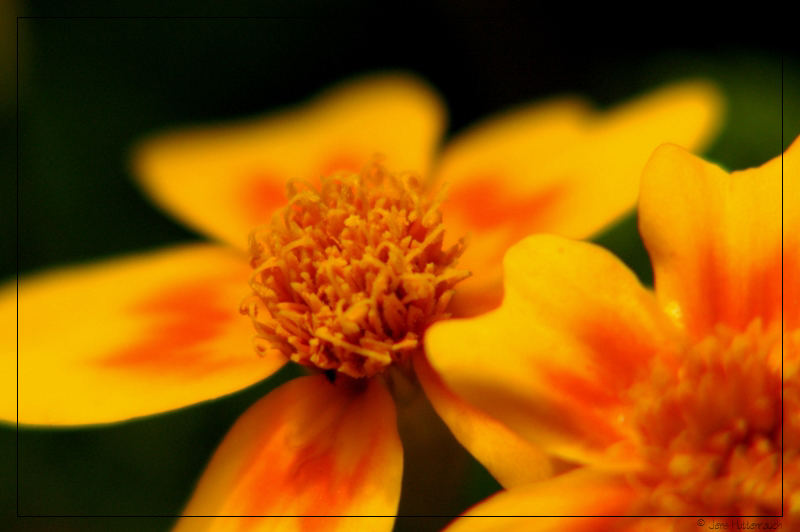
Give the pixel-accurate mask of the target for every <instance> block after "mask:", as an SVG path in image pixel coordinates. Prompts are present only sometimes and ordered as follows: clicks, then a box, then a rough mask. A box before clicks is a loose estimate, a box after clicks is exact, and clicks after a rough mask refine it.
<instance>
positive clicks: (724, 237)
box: [425, 139, 800, 530]
mask: <svg viewBox="0 0 800 532" xmlns="http://www.w3.org/2000/svg"><path fill="white" fill-rule="evenodd" d="M782 169H783V175H782V174H781V170H782ZM781 183H783V184H782V185H781ZM782 197H783V204H782V203H781V201H782V199H781V198H782ZM799 201H800V139H798V140H795V142H794V144H793V145H792V146H791V147H790V148H789V149H788V150H787V151H786V153H785V154H784V155H783V156H781V157H776V158H775V159H773V160H771V161H769V162H768V163H766V164H765V165H763V166H761V167H759V168H755V169H750V170H744V171H739V172H733V173H731V174H728V173H726V172H725V171H723V170H721V169H720V168H719V167H717V166H715V165H713V164H710V163H707V162H704V161H703V160H701V159H699V158H697V157H695V156H693V155H691V154H689V153H688V152H686V151H685V150H683V149H681V148H678V147H676V146H674V145H664V146H662V147H660V148H658V150H656V151H655V153H654V154H653V156H652V158H651V159H650V161H649V163H648V164H647V166H646V168H645V170H644V174H643V176H642V189H641V195H640V200H639V224H640V230H641V233H642V237H643V239H644V241H645V244H646V246H647V248H648V250H649V252H650V256H651V259H652V262H653V266H654V271H655V294H653V293H651V292H650V291H648V290H646V289H644V288H643V287H642V286H641V285H640V284H639V283H638V281H637V279H636V277H635V276H634V275H633V274H632V272H630V271H629V270H628V269H627V268H625V266H624V265H623V264H622V263H621V262H620V261H619V260H617V259H616V258H615V257H614V256H612V255H611V254H610V253H608V252H607V251H604V250H603V249H602V248H600V247H598V246H594V245H591V244H587V243H579V242H574V241H571V240H568V239H564V238H560V237H556V236H532V237H529V238H527V239H525V240H523V241H522V242H520V243H519V244H517V245H515V246H513V247H512V248H511V249H510V250H509V251H508V253H507V254H506V257H505V276H506V277H505V287H506V296H505V299H504V301H503V304H502V306H501V307H500V308H499V309H497V310H495V311H493V312H490V313H488V314H485V315H483V316H480V317H477V318H472V319H467V320H450V321H448V322H443V323H437V324H435V325H434V326H432V327H431V329H430V330H429V331H428V333H427V336H426V343H425V344H426V350H427V353H428V357H429V359H430V363H431V365H432V367H433V368H434V369H435V370H436V371H437V372H438V374H439V375H441V378H442V379H443V380H444V381H445V383H446V384H447V385H448V386H449V387H450V389H451V391H452V393H454V394H456V395H458V396H459V397H461V398H462V399H464V400H465V401H466V402H468V403H470V404H473V405H475V406H476V407H477V408H481V409H483V410H484V411H486V412H487V413H489V414H490V415H492V416H495V417H496V418H497V419H498V420H499V421H500V422H502V423H504V424H505V425H506V426H507V427H509V428H510V429H511V430H512V431H513V432H514V433H515V434H517V435H518V436H519V437H520V438H522V439H524V440H526V441H529V442H531V443H533V444H536V445H539V446H541V447H542V448H543V449H544V450H546V451H547V452H549V453H550V455H551V456H553V457H554V459H555V460H558V461H559V462H558V463H559V467H560V468H561V470H562V471H563V473H562V474H560V475H558V476H555V477H553V478H551V479H548V480H544V481H542V482H533V483H531V482H528V483H525V482H509V483H506V484H505V487H506V488H508V489H507V491H504V492H501V493H499V494H497V495H495V496H494V497H492V498H490V499H488V500H487V501H484V502H483V503H480V504H479V505H477V506H476V507H474V508H473V509H471V510H470V511H469V512H468V513H467V515H495V516H513V515H516V516H537V515H538V516H601V515H606V516H658V515H660V516H696V517H699V516H736V515H739V516H780V515H783V516H784V520H783V523H782V525H783V529H785V530H790V529H791V530H794V529H796V528H795V527H797V523H798V516H800V374H798V368H799V366H800V357H798V355H800V276H798V271H800V202H799ZM782 206H783V210H781V207H782ZM781 212H783V219H782V220H781ZM782 228H783V233H782V231H781V229H782ZM782 235H783V236H782ZM781 356H783V358H781ZM782 400H783V403H782ZM506 460H507V461H509V462H511V463H513V462H514V457H506ZM570 464H571V466H574V467H573V468H570V467H571V466H570ZM762 521H763V523H766V524H764V526H767V525H769V523H772V525H773V528H774V527H775V526H778V525H781V522H779V521H776V520H775V519H773V520H772V521H770V522H769V523H768V522H767V521H765V520H763V519H762V520H760V521H758V522H762ZM720 523H721V524H720V526H721V527H722V526H723V525H725V523H727V521H725V522H723V521H720ZM750 523H751V524H753V527H751V528H755V523H756V520H754V519H750ZM763 523H762V524H763ZM709 524H711V521H710V520H709ZM697 526H698V525H697V524H696V519H685V518H684V519H664V518H661V519H655V518H653V519H649V520H638V521H637V520H632V519H630V518H626V519H619V520H617V521H614V520H613V519H611V518H607V519H606V520H597V519H594V520H592V519H570V518H561V519H550V518H543V519H523V518H504V520H503V521H498V520H494V519H492V520H483V519H465V520H460V521H457V522H456V523H455V525H454V526H453V527H452V528H453V529H454V530H473V529H474V530H484V529H488V528H492V527H494V528H497V527H499V528H502V529H504V530H511V529H519V528H522V529H525V530H554V529H558V530H579V529H580V530H588V529H591V530H600V529H603V530H683V529H686V530H690V529H691V530H694V529H696V528H697ZM730 526H731V527H733V525H732V524H731V525H730ZM494 528H493V529H494Z"/></svg>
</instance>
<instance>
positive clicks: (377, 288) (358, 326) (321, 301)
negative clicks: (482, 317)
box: [242, 162, 469, 378]
mask: <svg viewBox="0 0 800 532" xmlns="http://www.w3.org/2000/svg"><path fill="white" fill-rule="evenodd" d="M287 195H288V197H289V204H288V206H287V207H286V208H285V209H283V210H282V211H281V212H279V213H278V214H276V215H275V216H274V217H273V220H272V223H271V224H269V225H267V226H264V227H261V228H258V229H256V230H255V231H254V232H253V233H252V234H251V235H250V253H251V265H252V267H253V268H254V272H253V275H252V277H251V280H250V286H251V288H252V290H253V294H252V295H251V296H249V297H248V298H247V299H245V301H244V302H243V303H242V312H243V313H245V314H248V315H249V316H250V317H251V319H252V320H253V324H254V325H255V328H256V331H257V334H258V336H257V338H256V349H257V350H258V351H260V352H267V351H270V350H277V351H280V352H281V353H283V354H284V355H285V356H287V357H289V358H290V359H292V360H294V361H295V362H298V363H300V364H304V365H306V366H311V367H316V368H319V369H321V370H336V371H339V372H341V373H344V374H346V375H349V376H351V377H356V378H358V377H370V376H373V375H375V374H376V373H378V372H380V371H382V370H383V369H384V368H386V367H387V366H389V365H390V364H393V363H396V362H399V361H401V360H403V359H404V355H405V354H406V353H407V352H409V351H412V350H414V349H417V348H418V347H419V346H420V341H421V335H422V332H423V331H424V329H425V328H426V327H427V326H428V325H430V324H431V323H432V322H434V321H436V320H438V319H441V318H444V317H447V313H446V309H447V305H448V303H449V301H450V298H451V297H452V295H453V287H454V286H455V284H456V283H458V282H459V281H461V280H463V279H465V278H466V277H467V276H468V275H469V273H468V272H466V271H465V270H459V269H456V267H455V261H456V259H457V258H458V256H459V255H460V254H461V252H462V251H463V242H462V241H459V242H458V244H456V245H454V246H453V247H451V248H449V249H446V250H445V249H443V241H444V228H443V226H442V216H441V212H440V211H439V204H440V202H441V198H434V199H429V198H427V197H425V196H423V195H422V194H421V187H420V183H419V181H418V179H417V177H416V176H414V175H411V174H402V175H394V174H391V173H389V172H388V171H387V170H386V169H385V168H384V167H383V166H382V165H381V164H379V163H378V162H375V163H373V164H371V165H370V166H368V167H367V168H365V169H364V170H363V171H362V172H361V173H359V174H349V173H341V174H337V175H334V176H331V177H324V178H322V182H321V186H320V187H319V188H315V187H313V186H311V185H309V184H303V183H296V182H293V183H290V184H289V185H288V194H287Z"/></svg>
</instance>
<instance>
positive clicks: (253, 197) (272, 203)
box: [240, 171, 286, 226]
mask: <svg viewBox="0 0 800 532" xmlns="http://www.w3.org/2000/svg"><path fill="white" fill-rule="evenodd" d="M284 181H285V180H284V179H282V178H281V177H280V176H279V175H277V174H272V173H269V172H266V171H260V172H257V173H254V174H253V176H252V177H251V178H250V180H247V181H245V182H244V184H243V185H242V188H241V193H240V195H241V208H242V211H243V212H242V214H243V215H244V216H245V217H247V219H248V220H250V223H252V225H254V226H255V225H259V224H263V223H267V222H269V217H270V215H271V214H272V213H273V212H274V211H275V210H276V209H278V208H279V207H283V206H284V205H286V185H285V182H284Z"/></svg>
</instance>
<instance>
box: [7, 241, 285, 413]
mask: <svg viewBox="0 0 800 532" xmlns="http://www.w3.org/2000/svg"><path fill="white" fill-rule="evenodd" d="M248 275H249V272H248V266H247V261H246V259H245V257H243V256H242V255H240V254H239V253H237V252H235V251H232V250H230V249H225V248H221V247H216V246H211V245H187V246H181V247H176V248H172V249H167V250H163V251H157V252H149V253H143V254H138V255H133V256H129V257H125V258H118V259H113V260H108V261H105V262H99V263H95V264H92V265H87V266H79V267H68V268H61V269H57V270H52V271H49V272H45V273H42V274H38V275H33V276H31V277H28V278H23V279H22V280H21V282H20V290H19V300H18V301H17V298H16V297H15V296H16V294H15V287H14V286H13V285H12V286H6V287H4V288H3V289H2V293H1V294H0V314H1V315H2V316H3V323H4V329H3V333H2V334H3V338H4V343H3V345H4V347H5V348H6V352H5V353H4V358H5V363H4V364H3V368H2V371H3V381H4V382H3V383H4V389H6V390H9V389H10V390H11V393H7V395H5V396H4V397H3V403H2V412H1V413H0V419H3V420H5V421H14V420H15V419H16V416H17V411H16V398H15V397H13V393H14V391H15V389H16V386H15V382H14V381H15V380H16V368H15V351H14V349H13V346H14V343H15V342H14V338H15V335H16V332H17V331H16V327H15V321H16V320H15V312H16V306H17V303H18V304H19V336H18V342H19V351H18V355H19V422H20V423H26V424H43V425H82V424H89V423H107V422H113V421H122V420H125V419H129V418H134V417H138V416H144V415H148V414H154V413H157V412H163V411H166V410H170V409H174V408H179V407H182V406H186V405H191V404H193V403H197V402H199V401H203V400H207V399H212V398H215V397H219V396H221V395H224V394H228V393H231V392H235V391H237V390H240V389H242V388H244V387H246V386H248V385H250V384H252V383H254V382H257V381H259V380H261V379H263V378H265V377H267V376H269V375H270V374H271V373H273V372H274V371H275V370H277V369H278V368H279V367H280V366H281V364H283V360H281V359H278V358H274V359H273V358H259V357H258V356H257V355H256V353H255V350H254V348H253V346H252V338H253V336H254V334H253V330H252V326H251V324H250V320H248V319H247V318H246V317H244V316H241V315H240V314H239V304H240V302H241V299H242V297H243V296H244V295H245V294H246V293H247V291H248V287H247V279H248ZM9 384H10V388H9V387H8V385H9Z"/></svg>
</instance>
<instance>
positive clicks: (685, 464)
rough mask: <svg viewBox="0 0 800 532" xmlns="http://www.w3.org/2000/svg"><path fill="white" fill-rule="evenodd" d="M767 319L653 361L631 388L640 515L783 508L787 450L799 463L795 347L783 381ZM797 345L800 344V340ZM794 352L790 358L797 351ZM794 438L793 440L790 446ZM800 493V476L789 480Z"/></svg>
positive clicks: (776, 338)
mask: <svg viewBox="0 0 800 532" xmlns="http://www.w3.org/2000/svg"><path fill="white" fill-rule="evenodd" d="M780 332H781V331H780V329H779V327H778V326H772V327H770V328H769V329H768V330H765V328H764V327H763V326H762V324H761V322H760V320H756V321H754V322H753V323H752V324H751V325H750V327H748V329H747V330H746V331H745V332H743V333H734V332H733V331H731V330H729V329H726V328H723V327H720V328H718V329H717V331H716V333H715V334H714V335H713V336H710V337H708V338H706V339H705V340H703V341H701V342H699V343H698V344H696V345H694V346H691V347H689V348H687V349H686V351H685V352H683V353H681V354H680V355H679V356H678V357H676V359H674V360H672V361H669V362H666V363H662V364H659V365H656V367H654V368H653V371H652V373H651V374H650V375H649V376H648V377H647V378H645V379H643V380H642V381H641V382H639V383H638V384H636V385H635V386H634V387H633V388H632V389H631V393H630V400H631V402H630V404H631V411H630V415H629V416H626V417H627V418H628V422H629V423H630V428H631V429H632V430H633V434H634V438H635V439H636V445H637V447H638V450H637V452H638V454H639V456H640V457H641V458H642V460H643V462H644V465H645V467H644V469H643V471H642V473H641V474H639V475H636V476H635V481H636V482H639V483H641V484H642V493H644V494H646V495H645V499H644V500H641V501H640V503H641V507H640V508H637V509H636V512H637V513H641V514H642V515H650V514H662V515H664V514H666V515H701V514H717V515H776V514H780V513H781V512H782V508H781V451H782V436H785V439H786V443H787V453H786V454H785V455H784V460H785V462H786V466H787V467H791V468H794V469H795V470H796V469H797V466H798V464H800V462H798V460H800V456H799V455H798V447H797V445H796V444H797V441H798V435H800V423H798V419H797V415H794V414H792V415H791V416H793V417H787V418H786V423H785V424H784V427H785V431H786V432H785V433H783V434H782V428H781V389H782V387H783V390H784V392H785V401H786V402H785V405H784V412H786V413H789V412H798V411H800V404H798V374H797V353H796V347H797V345H794V347H791V348H787V350H786V351H787V353H786V357H785V362H786V365H785V367H784V370H785V371H784V379H783V380H782V378H781V334H780ZM795 343H797V342H795ZM790 351H791V352H792V353H793V355H790ZM790 442H793V443H792V445H788V444H789V443H790ZM784 488H785V489H786V493H785V496H786V497H787V500H788V498H789V497H791V496H792V495H793V494H800V483H798V481H797V479H794V480H792V481H791V482H787V483H786V484H785V485H784Z"/></svg>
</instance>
